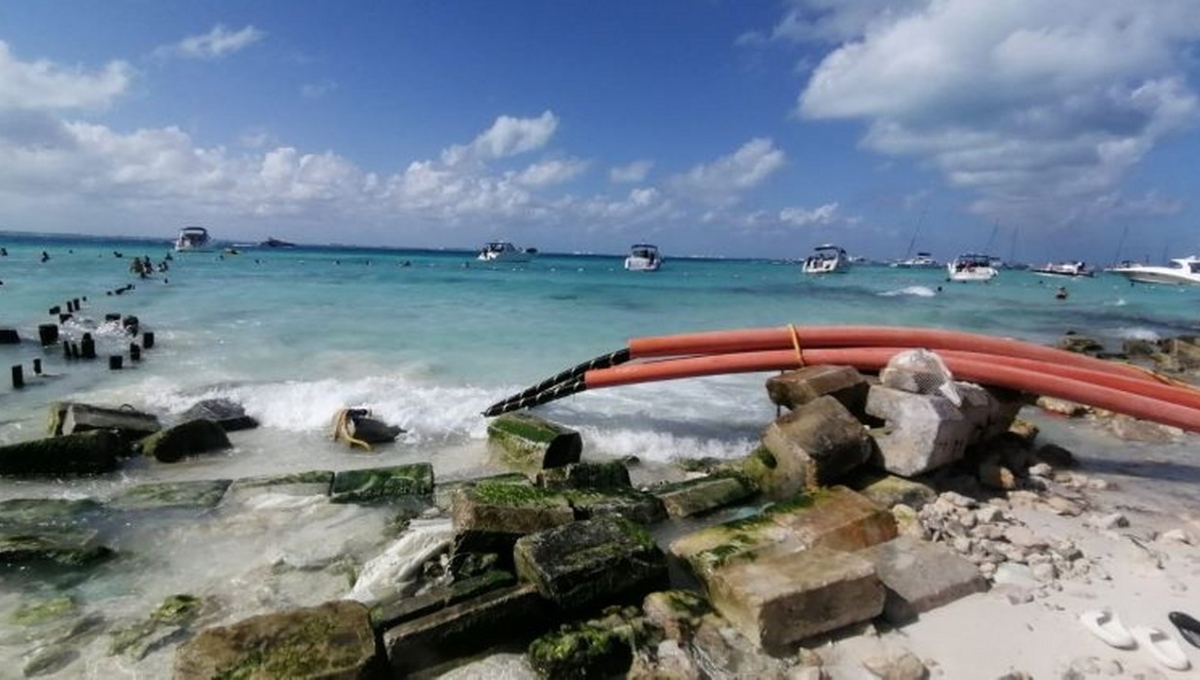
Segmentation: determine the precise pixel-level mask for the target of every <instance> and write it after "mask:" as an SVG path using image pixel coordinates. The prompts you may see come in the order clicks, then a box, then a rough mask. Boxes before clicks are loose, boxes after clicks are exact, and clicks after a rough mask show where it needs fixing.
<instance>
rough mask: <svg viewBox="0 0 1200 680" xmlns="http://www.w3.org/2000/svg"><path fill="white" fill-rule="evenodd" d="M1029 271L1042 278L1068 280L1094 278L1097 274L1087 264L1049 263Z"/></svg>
mask: <svg viewBox="0 0 1200 680" xmlns="http://www.w3.org/2000/svg"><path fill="white" fill-rule="evenodd" d="M1029 271H1031V272H1033V273H1034V274H1038V275H1040V276H1058V277H1066V278H1071V279H1074V278H1078V277H1080V276H1094V275H1095V272H1094V271H1093V270H1092V268H1091V267H1089V266H1088V265H1087V263H1086V262H1082V261H1081V262H1047V263H1046V264H1045V265H1044V266H1042V267H1033V268H1032V269H1030V270H1029Z"/></svg>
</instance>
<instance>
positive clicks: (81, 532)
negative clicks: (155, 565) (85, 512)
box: [0, 527, 114, 567]
mask: <svg viewBox="0 0 1200 680" xmlns="http://www.w3.org/2000/svg"><path fill="white" fill-rule="evenodd" d="M97 536H98V532H97V531H96V530H94V529H87V528H83V527H76V528H68V529H54V530H49V529H40V530H35V531H33V532H30V531H20V530H14V529H11V528H10V529H4V528H0V566H7V567H12V566H15V565H23V564H29V563H53V564H58V565H61V566H65V567H84V566H89V565H93V564H95V563H97V562H100V561H102V560H105V559H107V558H109V557H111V556H112V555H113V554H114V552H113V550H112V549H111V548H109V547H107V546H104V545H101V544H100V543H99V541H98V540H97Z"/></svg>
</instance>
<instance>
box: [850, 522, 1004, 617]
mask: <svg viewBox="0 0 1200 680" xmlns="http://www.w3.org/2000/svg"><path fill="white" fill-rule="evenodd" d="M858 554H859V555H861V556H862V557H864V558H866V559H867V560H870V561H871V563H872V564H874V565H875V572H876V573H877V574H878V576H879V580H880V581H882V582H883V585H884V586H885V587H886V588H887V600H886V602H885V603H884V607H883V616H884V618H886V619H887V620H888V621H889V622H891V623H896V624H899V623H904V622H906V621H911V620H912V619H914V618H916V617H917V615H918V614H920V613H921V612H927V611H929V610H931V609H936V608H938V607H941V606H942V605H945V604H949V603H951V602H953V601H955V600H957V599H959V598H961V597H966V596H967V595H970V594H972V593H978V592H981V591H984V590H987V581H985V580H984V578H983V576H981V575H980V573H979V570H978V569H977V568H976V567H975V565H974V564H971V563H970V562H969V561H967V560H966V559H964V558H963V557H961V556H959V555H958V554H957V553H955V552H953V551H952V550H949V549H947V548H945V547H943V546H941V545H937V544H934V543H929V542H927V541H921V540H917V539H914V538H910V537H907V536H901V537H899V538H896V539H894V540H891V541H888V542H886V543H880V544H879V545H875V546H872V547H870V548H866V549H865V550H863V551H861V552H860V553H858Z"/></svg>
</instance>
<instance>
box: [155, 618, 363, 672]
mask: <svg viewBox="0 0 1200 680" xmlns="http://www.w3.org/2000/svg"><path fill="white" fill-rule="evenodd" d="M379 665H380V659H379V658H378V657H377V656H376V651H375V635H374V632H373V631H372V630H371V622H370V618H369V617H368V614H367V608H366V607H365V606H363V605H361V604H359V603H357V602H350V601H347V600H342V601H338V602H328V603H325V604H322V605H319V606H316V607H307V608H302V609H293V610H290V611H284V612H279V613H274V614H264V615H261V616H254V617H251V618H248V619H245V620H242V621H239V622H237V623H235V624H233V625H230V626H221V627H214V628H207V629H205V630H203V631H201V632H200V633H199V634H198V635H197V636H196V637H195V638H193V639H192V640H190V641H189V642H187V643H185V644H183V645H182V646H180V647H179V648H178V649H177V650H176V653H175V668H174V677H175V678H176V680H201V679H203V680H209V679H210V678H215V677H227V678H234V677H239V678H241V677H244V678H250V677H276V678H284V677H286V678H314V679H315V678H362V677H371V674H372V673H376V672H378V669H379Z"/></svg>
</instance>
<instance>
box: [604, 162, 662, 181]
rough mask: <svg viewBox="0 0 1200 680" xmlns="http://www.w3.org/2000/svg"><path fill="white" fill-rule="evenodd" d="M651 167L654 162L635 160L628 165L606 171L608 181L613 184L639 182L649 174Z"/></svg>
mask: <svg viewBox="0 0 1200 680" xmlns="http://www.w3.org/2000/svg"><path fill="white" fill-rule="evenodd" d="M653 167H654V161H649V160H637V161H634V162H632V163H630V164H629V165H621V166H617V167H615V168H612V169H611V170H609V171H608V179H609V181H610V182H613V183H614V184H630V183H634V182H641V181H642V180H644V179H646V175H648V174H650V169H651V168H653Z"/></svg>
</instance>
